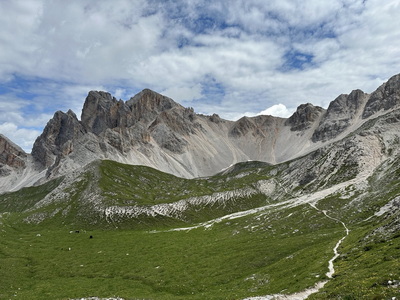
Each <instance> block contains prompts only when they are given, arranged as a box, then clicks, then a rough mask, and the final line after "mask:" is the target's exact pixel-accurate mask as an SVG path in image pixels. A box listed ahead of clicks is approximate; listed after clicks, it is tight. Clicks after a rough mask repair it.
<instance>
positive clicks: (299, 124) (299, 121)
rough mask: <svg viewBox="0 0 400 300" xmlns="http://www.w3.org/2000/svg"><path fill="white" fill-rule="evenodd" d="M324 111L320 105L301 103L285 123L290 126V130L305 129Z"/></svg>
mask: <svg viewBox="0 0 400 300" xmlns="http://www.w3.org/2000/svg"><path fill="white" fill-rule="evenodd" d="M324 111H325V109H323V108H322V107H319V106H314V105H312V104H311V103H306V104H301V105H300V106H299V107H297V110H296V111H295V112H294V114H293V115H292V116H291V117H290V118H289V119H287V120H286V122H285V124H286V125H289V126H291V128H290V129H291V130H292V131H301V130H305V129H308V128H310V127H311V125H312V124H313V123H314V122H315V121H316V120H317V119H318V118H319V117H320V115H321V114H322V113H323V112H324Z"/></svg>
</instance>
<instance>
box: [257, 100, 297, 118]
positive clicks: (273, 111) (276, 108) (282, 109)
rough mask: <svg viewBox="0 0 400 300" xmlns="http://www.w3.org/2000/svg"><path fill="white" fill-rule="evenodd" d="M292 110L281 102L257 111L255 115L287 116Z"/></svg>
mask: <svg viewBox="0 0 400 300" xmlns="http://www.w3.org/2000/svg"><path fill="white" fill-rule="evenodd" d="M293 112H294V110H290V109H287V107H286V106H285V105H284V104H282V103H279V104H275V105H272V106H271V107H268V108H267V109H264V110H263V111H261V112H259V113H258V114H257V115H270V116H275V117H281V118H288V117H290V116H291V115H292V114H293Z"/></svg>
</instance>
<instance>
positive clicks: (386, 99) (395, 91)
mask: <svg viewBox="0 0 400 300" xmlns="http://www.w3.org/2000/svg"><path fill="white" fill-rule="evenodd" d="M399 105H400V74H398V75H395V76H393V77H391V78H390V79H389V80H388V81H387V82H385V83H384V84H382V85H381V86H380V87H379V88H378V89H377V90H376V91H375V92H373V93H372V94H371V97H370V98H369V99H368V102H367V104H366V106H365V109H364V112H363V115H362V116H363V118H368V117H370V116H372V115H373V114H375V113H377V112H379V111H387V110H389V109H391V108H394V107H399Z"/></svg>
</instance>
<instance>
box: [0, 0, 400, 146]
mask: <svg viewBox="0 0 400 300" xmlns="http://www.w3.org/2000/svg"><path fill="white" fill-rule="evenodd" d="M0 12H1V19H0V133H1V134H4V135H5V136H7V137H8V138H9V139H11V140H12V141H13V142H14V143H16V144H17V145H19V146H21V147H22V148H23V149H24V150H25V151H27V152H30V151H31V148H32V145H33V142H34V140H35V139H36V137H37V136H39V135H40V134H41V132H42V130H43V128H44V126H45V125H46V123H47V122H48V121H49V120H50V119H51V118H52V116H53V114H54V113H55V112H56V111H58V110H61V111H64V112H66V111H68V109H72V110H73V111H74V112H75V113H76V115H77V116H78V118H79V117H80V114H81V111H82V107H83V103H84V101H85V98H86V96H87V94H88V92H89V91H90V90H103V91H108V92H110V93H111V94H112V95H113V96H114V97H116V98H117V99H123V100H129V98H130V97H132V96H134V95H135V94H136V93H138V92H140V91H141V90H143V89H144V88H150V89H152V90H154V91H156V92H159V93H161V94H163V95H166V96H168V97H171V98H172V99H174V100H175V101H176V102H178V103H180V104H182V105H183V106H185V107H193V108H194V110H195V112H197V113H203V114H207V115H211V114H213V113H217V114H219V115H220V117H222V118H225V119H229V120H237V119H238V118H240V117H242V116H244V115H247V116H255V115H259V114H267V115H275V116H280V117H289V116H290V115H291V114H292V113H293V112H294V111H295V110H296V107H297V106H298V105H300V104H303V103H312V104H314V105H318V106H322V107H324V108H326V107H327V106H328V105H329V103H330V102H331V101H333V100H334V99H335V98H336V97H337V96H339V95H340V94H349V93H350V92H351V91H352V90H354V89H361V90H363V91H365V92H367V93H370V92H372V91H374V90H375V89H376V88H377V87H378V86H380V85H381V84H382V83H384V82H385V81H387V80H388V79H389V78H390V77H391V76H393V75H395V74H398V73H400V18H399V16H400V2H399V1H398V0H385V1H378V0H330V1H321V0H268V1H265V0H230V1H228V0H211V1H208V0H202V1H201V0H187V1H180V0H130V1H128V0H113V1H109V0H97V1H94V0H68V1H64V0H1V1H0Z"/></svg>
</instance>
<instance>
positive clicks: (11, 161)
mask: <svg viewBox="0 0 400 300" xmlns="http://www.w3.org/2000/svg"><path fill="white" fill-rule="evenodd" d="M26 158H27V154H26V153H25V152H24V150H22V149H21V148H20V147H18V146H17V145H15V144H14V143H13V142H11V141H10V140H9V139H7V138H6V137H5V136H3V135H1V134H0V176H1V175H7V174H8V173H9V168H13V169H22V168H25V167H26Z"/></svg>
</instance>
